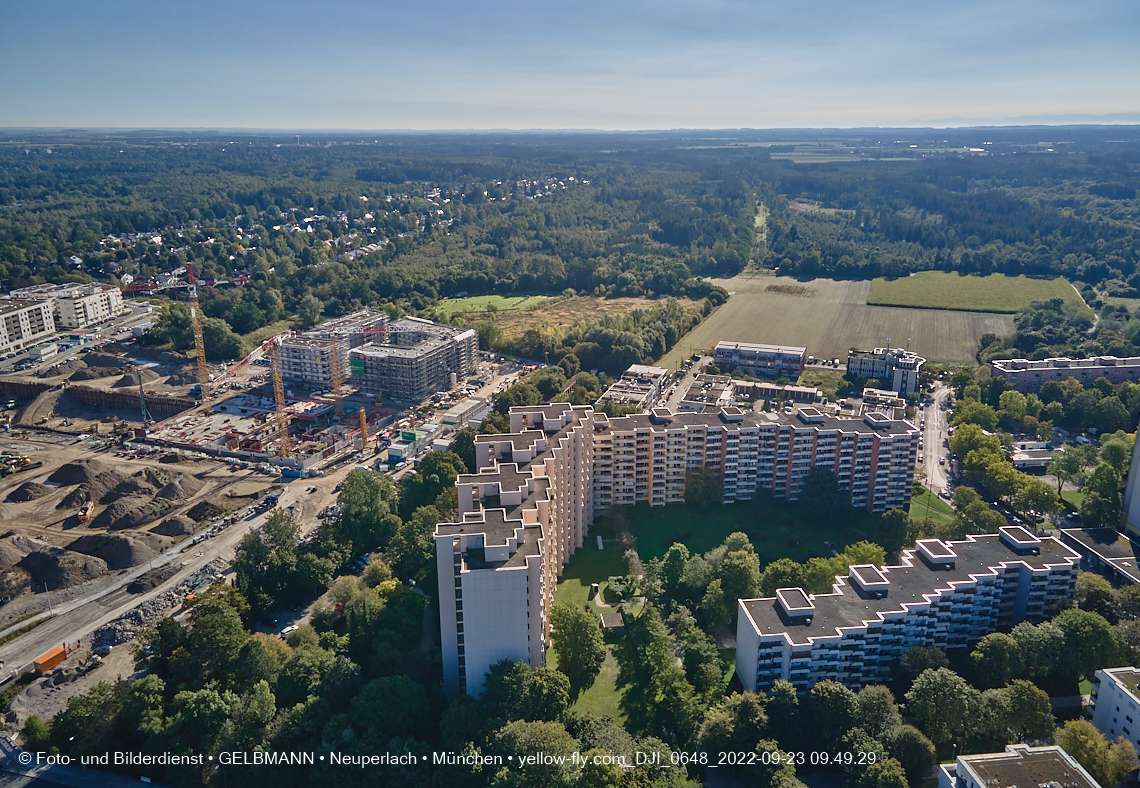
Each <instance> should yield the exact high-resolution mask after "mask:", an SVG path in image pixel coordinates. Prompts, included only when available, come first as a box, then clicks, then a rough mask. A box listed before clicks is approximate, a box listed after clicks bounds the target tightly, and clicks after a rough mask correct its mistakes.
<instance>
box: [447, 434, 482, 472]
mask: <svg viewBox="0 0 1140 788" xmlns="http://www.w3.org/2000/svg"><path fill="white" fill-rule="evenodd" d="M476 434H477V433H476V432H475V428H474V427H464V428H463V429H461V430H459V432H457V433H455V440H453V441H452V442H451V451H453V452H455V454H456V456H457V457H459V459H460V460H462V461H463V467H464V468H466V469H467V471H468V472H469V473H475V472H476V471H477V470H478V467H477V466H476V460H475V436H476Z"/></svg>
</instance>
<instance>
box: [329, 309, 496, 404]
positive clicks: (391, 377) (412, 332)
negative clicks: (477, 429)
mask: <svg viewBox="0 0 1140 788" xmlns="http://www.w3.org/2000/svg"><path fill="white" fill-rule="evenodd" d="M478 350H479V337H478V334H476V333H475V330H474V329H458V328H453V327H452V326H444V325H440V324H439V323H433V322H431V321H430V320H422V319H420V318H415V317H405V318H401V319H400V320H397V321H396V322H394V323H392V324H391V325H390V326H389V327H388V331H387V333H386V342H385V344H376V343H369V344H366V345H363V346H361V347H358V348H354V349H353V350H352V351H351V352H350V353H349V365H350V370H351V373H352V378H351V379H352V381H353V383H355V384H356V386H357V387H358V388H360V389H362V390H364V391H368V392H371V393H374V394H381V395H382V396H384V397H386V398H390V399H396V400H402V401H405V402H419V401H421V400H423V399H425V398H426V397H429V396H431V395H432V394H434V393H435V392H437V391H445V390H447V389H449V388H451V387H452V386H454V385H455V382H456V380H457V379H458V378H460V377H463V376H466V375H470V374H471V373H472V372H474V371H475V357H476V354H477V353H478Z"/></svg>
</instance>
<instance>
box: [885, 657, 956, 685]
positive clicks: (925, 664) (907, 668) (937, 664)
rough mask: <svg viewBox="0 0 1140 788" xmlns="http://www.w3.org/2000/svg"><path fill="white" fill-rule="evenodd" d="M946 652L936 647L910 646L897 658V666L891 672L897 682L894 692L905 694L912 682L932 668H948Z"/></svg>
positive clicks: (948, 662)
mask: <svg viewBox="0 0 1140 788" xmlns="http://www.w3.org/2000/svg"><path fill="white" fill-rule="evenodd" d="M948 667H950V660H949V659H947V658H946V652H945V651H943V650H942V649H940V648H938V647H937V646H911V647H910V648H908V649H907V650H906V651H904V652H903V655H902V656H901V657H899V662H898V666H897V667H896V668H895V669H894V670H892V671H891V675H893V676H894V677H895V678H896V680H897V682H898V687H897V689H896V691H899V692H904V693H905V692H906V691H907V690H909V689H910V687H911V685H912V684H913V683H914V680H915V679H917V678H918V677H919V676H920V675H922V673H923V672H925V671H927V670H930V669H932V668H935V669H936V668H948Z"/></svg>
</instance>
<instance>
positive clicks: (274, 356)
mask: <svg viewBox="0 0 1140 788" xmlns="http://www.w3.org/2000/svg"><path fill="white" fill-rule="evenodd" d="M277 343H278V340H277V339H276V338H275V339H274V340H273V341H272V342H270V343H269V365H270V368H271V369H272V370H273V401H274V404H275V405H276V407H277V410H276V413H275V418H276V419H277V438H278V443H279V444H280V445H279V446H278V447H277V456H278V457H288V456H289V417H288V416H287V415H286V413H285V383H284V382H283V381H282V379H281V353H280V351H279V350H278V348H277Z"/></svg>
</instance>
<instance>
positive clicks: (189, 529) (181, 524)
mask: <svg viewBox="0 0 1140 788" xmlns="http://www.w3.org/2000/svg"><path fill="white" fill-rule="evenodd" d="M198 527H199V526H198V524H197V523H196V522H194V521H193V520H192V519H191V518H189V517H187V516H186V515H184V514H176V515H174V516H173V517H167V518H166V519H165V520H163V521H162V522H161V523H159V524H158V525H156V526H155V527H154V528H151V529H150V532H151V533H153V534H160V535H162V536H189V535H190V534H192V533H194V529H196V528H198Z"/></svg>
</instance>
